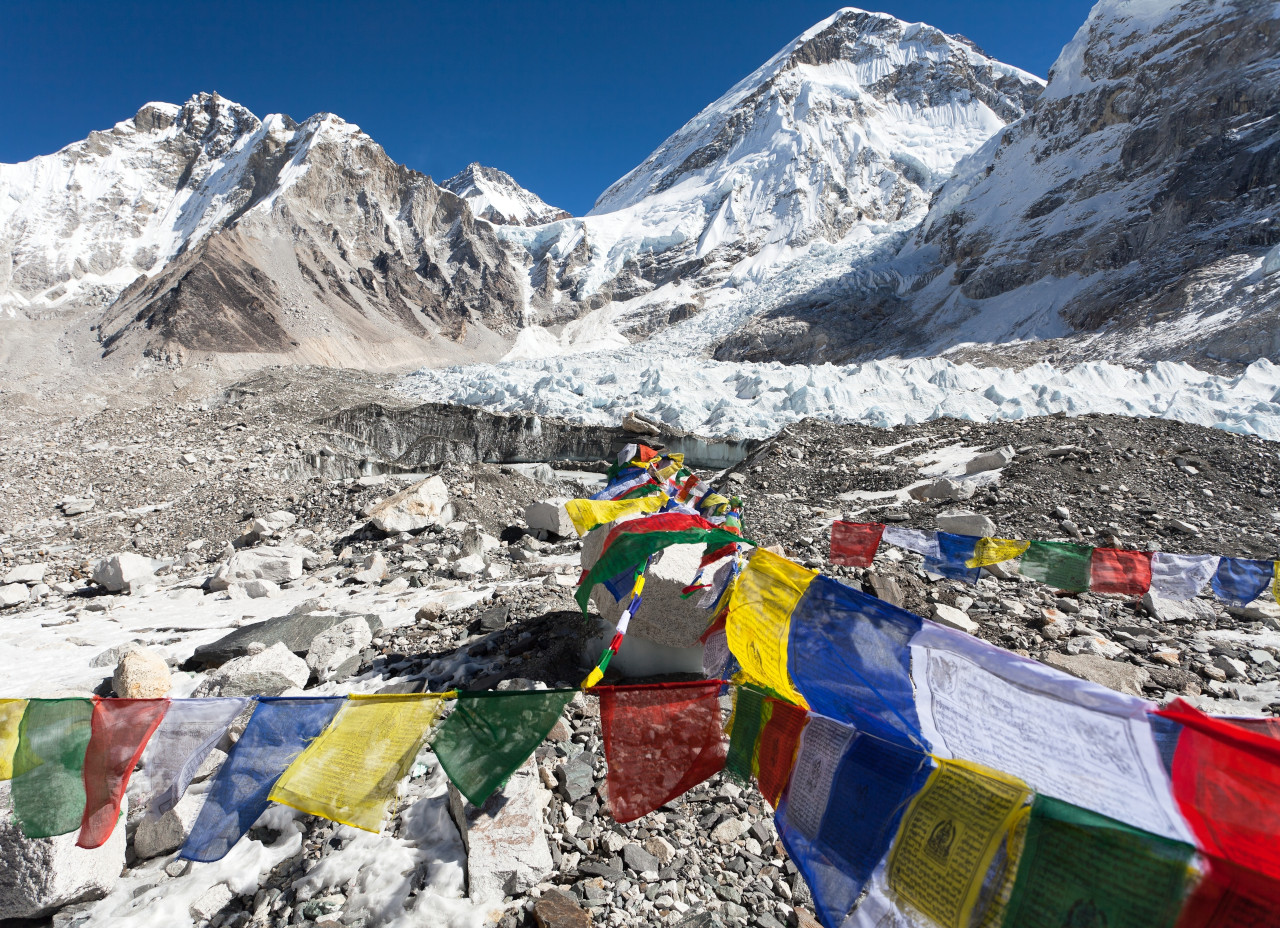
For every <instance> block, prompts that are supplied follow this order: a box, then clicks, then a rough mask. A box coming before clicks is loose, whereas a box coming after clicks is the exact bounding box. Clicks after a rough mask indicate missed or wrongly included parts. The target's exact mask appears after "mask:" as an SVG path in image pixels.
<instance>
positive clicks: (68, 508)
mask: <svg viewBox="0 0 1280 928" xmlns="http://www.w3.org/2000/svg"><path fill="white" fill-rule="evenodd" d="M93 506H94V502H93V500H91V499H68V500H63V501H62V502H61V503H60V504H59V505H58V508H59V509H61V510H62V514H63V515H64V516H66V517H67V518H68V519H69V518H71V517H72V516H82V515H84V514H85V513H86V512H91V511H92V510H93Z"/></svg>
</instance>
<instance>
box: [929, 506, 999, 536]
mask: <svg viewBox="0 0 1280 928" xmlns="http://www.w3.org/2000/svg"><path fill="white" fill-rule="evenodd" d="M937 523H938V531H940V532H950V533H951V534H953V535H973V536H975V537H977V538H992V537H994V536H995V534H996V524H995V523H994V522H992V521H991V520H990V519H989V518H987V517H986V516H984V515H982V514H981V513H977V512H966V511H963V510H961V511H957V512H948V513H944V514H942V515H940V516H938V518H937Z"/></svg>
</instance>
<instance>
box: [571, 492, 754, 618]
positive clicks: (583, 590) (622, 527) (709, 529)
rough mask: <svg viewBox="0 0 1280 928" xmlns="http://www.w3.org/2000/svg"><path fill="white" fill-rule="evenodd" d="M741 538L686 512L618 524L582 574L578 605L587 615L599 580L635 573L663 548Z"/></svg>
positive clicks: (718, 543) (720, 542)
mask: <svg viewBox="0 0 1280 928" xmlns="http://www.w3.org/2000/svg"><path fill="white" fill-rule="evenodd" d="M739 540H740V539H739V537H738V536H736V535H734V534H732V533H730V532H726V531H725V530H724V529H721V528H717V527H716V526H714V525H712V524H711V523H710V522H708V521H707V520H706V519H704V518H702V517H701V516H696V515H689V514H688V513H683V512H659V513H655V514H654V515H651V516H646V517H645V518H643V519H632V520H630V521H628V522H622V523H619V524H618V525H615V526H614V527H613V528H612V529H611V530H610V531H609V535H608V537H606V538H605V541H604V547H603V548H601V550H600V557H599V559H598V560H597V561H596V562H595V564H593V565H592V566H591V569H590V570H588V571H587V572H586V573H585V574H584V575H583V577H582V581H581V584H580V585H579V587H578V591H577V593H576V594H575V596H576V598H577V600H578V605H579V606H581V607H582V612H583V614H584V615H585V614H586V611H587V605H588V604H589V603H590V601H591V590H592V589H593V588H594V587H595V585H596V584H597V583H603V582H604V581H605V580H610V579H613V578H616V577H617V576H618V575H619V574H621V573H623V572H624V571H629V572H630V573H631V574H633V575H634V574H635V573H636V572H637V571H639V570H640V569H641V568H642V567H643V566H644V564H645V562H646V561H647V560H648V559H649V557H650V556H652V555H654V554H656V553H657V552H659V551H661V550H662V549H663V548H667V547H670V546H671V545H682V544H685V545H687V544H699V543H706V544H708V545H714V546H716V547H719V546H721V545H726V544H729V543H731V542H737V541H739Z"/></svg>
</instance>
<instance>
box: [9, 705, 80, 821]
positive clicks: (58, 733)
mask: <svg viewBox="0 0 1280 928" xmlns="http://www.w3.org/2000/svg"><path fill="white" fill-rule="evenodd" d="M92 721H93V700H91V699H33V700H31V701H30V702H28V703H27V711H26V712H25V713H23V716H22V724H21V725H19V726H18V748H17V750H16V751H15V752H14V755H13V790H12V796H13V814H14V817H15V818H17V820H18V825H19V826H20V827H21V828H22V833H23V834H24V835H26V836H27V837H28V838H52V837H53V836H54V835H65V834H68V833H69V832H72V831H78V830H79V829H80V819H81V817H82V816H83V815H84V805H85V792H84V755H85V751H86V750H87V749H88V747H89V736H90V734H91V733H92Z"/></svg>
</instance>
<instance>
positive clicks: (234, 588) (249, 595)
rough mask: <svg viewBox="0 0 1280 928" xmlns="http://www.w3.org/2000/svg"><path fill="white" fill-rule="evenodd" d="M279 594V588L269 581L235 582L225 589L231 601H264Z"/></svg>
mask: <svg viewBox="0 0 1280 928" xmlns="http://www.w3.org/2000/svg"><path fill="white" fill-rule="evenodd" d="M279 592H280V587H279V586H278V585H277V584H275V583H272V582H271V581H270V580H235V581H232V583H231V585H230V586H228V587H227V594H228V595H229V596H230V597H231V598H232V599H264V598H266V597H268V596H275V595H276V594H277V593H279Z"/></svg>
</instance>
